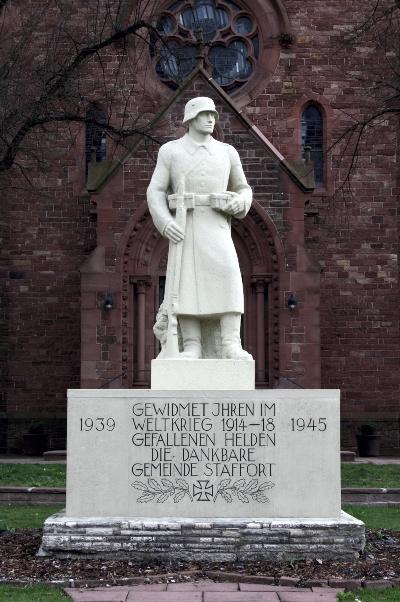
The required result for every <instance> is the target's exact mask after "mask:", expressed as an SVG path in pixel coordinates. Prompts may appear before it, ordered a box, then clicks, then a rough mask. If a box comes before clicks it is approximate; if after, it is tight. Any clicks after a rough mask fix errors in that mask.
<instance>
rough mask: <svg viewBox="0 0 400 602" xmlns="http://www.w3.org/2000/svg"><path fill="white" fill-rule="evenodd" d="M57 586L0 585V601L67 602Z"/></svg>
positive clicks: (66, 597)
mask: <svg viewBox="0 0 400 602" xmlns="http://www.w3.org/2000/svg"><path fill="white" fill-rule="evenodd" d="M67 600H71V598H69V597H68V596H67V595H66V594H64V592H63V591H62V590H61V589H60V588H59V587H52V586H50V585H0V602H42V601H43V602H67Z"/></svg>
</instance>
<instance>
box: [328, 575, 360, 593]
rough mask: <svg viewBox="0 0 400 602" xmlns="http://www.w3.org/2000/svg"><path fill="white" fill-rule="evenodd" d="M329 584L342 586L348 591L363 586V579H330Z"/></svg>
mask: <svg viewBox="0 0 400 602" xmlns="http://www.w3.org/2000/svg"><path fill="white" fill-rule="evenodd" d="M328 583H329V585H330V586H331V587H342V588H344V589H345V590H347V591H352V590H354V589H358V588H359V587H362V586H361V579H340V578H335V579H329V582H328Z"/></svg>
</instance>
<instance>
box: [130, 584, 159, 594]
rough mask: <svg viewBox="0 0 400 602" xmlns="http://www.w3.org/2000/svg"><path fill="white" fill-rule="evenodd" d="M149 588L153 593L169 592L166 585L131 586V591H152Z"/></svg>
mask: <svg viewBox="0 0 400 602" xmlns="http://www.w3.org/2000/svg"><path fill="white" fill-rule="evenodd" d="M149 588H151V591H152V592H165V591H167V584H166V583H152V584H151V585H150V584H148V585H146V584H145V583H141V584H140V585H130V586H129V591H130V592H132V591H133V592H143V591H150V590H149Z"/></svg>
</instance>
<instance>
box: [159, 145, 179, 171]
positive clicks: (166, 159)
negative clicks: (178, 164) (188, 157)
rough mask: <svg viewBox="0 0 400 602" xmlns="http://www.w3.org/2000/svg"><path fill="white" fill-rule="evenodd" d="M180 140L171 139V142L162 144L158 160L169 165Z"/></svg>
mask: <svg viewBox="0 0 400 602" xmlns="http://www.w3.org/2000/svg"><path fill="white" fill-rule="evenodd" d="M178 142H179V140H170V141H169V142H166V143H165V144H162V145H161V146H160V148H159V149H158V161H159V162H162V163H164V164H165V165H166V166H169V165H170V164H171V160H172V158H173V154H174V151H175V149H176V148H177V143H178Z"/></svg>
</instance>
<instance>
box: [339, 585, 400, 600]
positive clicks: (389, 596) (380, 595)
mask: <svg viewBox="0 0 400 602" xmlns="http://www.w3.org/2000/svg"><path fill="white" fill-rule="evenodd" d="M338 599H339V600H340V602H355V601H356V600H359V602H399V600H400V587H385V589H357V590H355V591H354V592H346V593H345V594H339V596H338Z"/></svg>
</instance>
